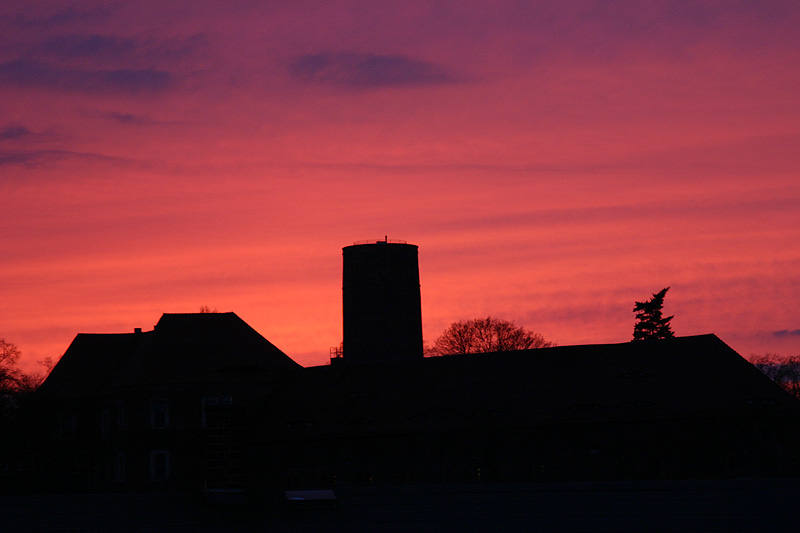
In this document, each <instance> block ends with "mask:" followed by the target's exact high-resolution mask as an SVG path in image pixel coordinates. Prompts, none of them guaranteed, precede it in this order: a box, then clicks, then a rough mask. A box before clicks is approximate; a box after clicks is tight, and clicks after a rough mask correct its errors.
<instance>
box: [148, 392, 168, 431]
mask: <svg viewBox="0 0 800 533" xmlns="http://www.w3.org/2000/svg"><path fill="white" fill-rule="evenodd" d="M150 426H151V427H154V428H165V427H168V426H169V401H168V400H166V399H163V398H162V399H158V400H153V403H152V405H151V409H150Z"/></svg>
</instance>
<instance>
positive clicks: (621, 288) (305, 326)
mask: <svg viewBox="0 0 800 533" xmlns="http://www.w3.org/2000/svg"><path fill="white" fill-rule="evenodd" d="M217 4H218V2H201V1H197V0H192V1H182V2H181V1H175V2H143V1H136V2H105V1H103V2H89V1H80V2H67V1H53V2H37V1H30V2H4V3H3V4H2V7H0V198H1V199H2V217H1V218H0V245H1V249H2V253H1V254H0V287H2V298H0V338H5V339H6V340H8V341H10V342H13V343H15V344H17V346H18V347H19V348H20V349H21V350H22V352H23V357H24V365H25V368H28V369H35V368H36V364H35V361H36V360H38V359H42V358H44V357H47V356H50V357H54V358H57V357H58V356H59V355H60V354H61V353H63V352H64V350H66V348H67V346H68V345H69V343H70V342H71V341H72V339H73V338H74V336H75V335H76V334H77V333H79V332H112V333H113V332H132V331H133V328H135V327H142V328H143V329H145V330H149V329H151V328H152V326H153V325H154V324H155V323H156V322H157V321H158V319H159V317H160V316H161V314H162V313H164V312H173V313H174V312H196V311H198V310H199V308H200V306H203V305H207V306H209V307H211V308H216V309H218V310H219V311H233V312H235V313H237V314H238V315H239V316H240V317H241V318H242V319H244V320H245V321H246V322H248V323H249V324H250V325H251V326H253V327H254V328H255V329H256V330H257V331H259V332H260V333H261V334H262V335H264V336H265V337H266V338H267V339H269V340H270V341H271V342H272V343H273V344H275V345H276V346H278V347H279V348H281V349H282V350H283V351H284V352H286V353H287V354H288V355H290V356H291V357H292V358H294V359H295V360H296V361H298V362H299V363H301V364H303V365H314V364H324V363H326V362H327V360H328V349H329V347H330V346H335V345H338V344H339V342H340V341H341V330H342V326H341V268H342V255H341V248H342V247H343V246H347V245H350V244H352V243H353V242H354V241H357V240H367V239H382V238H384V236H388V237H389V238H390V239H402V240H406V241H408V242H409V243H412V244H416V245H418V246H419V249H420V256H419V260H420V271H421V272H420V276H421V284H422V313H423V331H424V336H425V339H426V340H427V341H428V342H429V343H432V341H433V340H434V339H435V338H436V337H437V336H438V335H439V334H440V333H441V332H442V330H443V329H444V328H445V327H446V326H447V325H448V324H450V323H451V322H453V321H455V320H459V319H468V318H474V317H479V316H486V315H489V314H491V315H494V316H498V317H502V318H506V319H510V320H514V321H515V322H516V323H517V324H519V325H522V326H525V327H528V328H530V329H533V330H535V331H537V332H540V333H541V334H543V335H544V336H545V338H547V339H548V340H551V341H554V342H556V343H558V344H560V345H567V344H585V343H606V342H625V341H628V340H630V339H631V338H632V332H633V324H634V315H633V312H632V308H633V305H634V301H636V300H645V299H647V298H648V297H649V296H650V295H651V294H652V293H653V292H656V291H658V290H660V289H661V288H663V287H666V286H670V287H671V289H670V291H669V293H668V294H667V297H666V303H665V308H664V311H665V313H667V314H674V315H675V318H674V320H673V322H672V325H673V329H674V331H675V332H676V334H678V335H694V334H704V333H716V334H717V335H718V336H719V337H720V338H721V339H722V340H723V341H725V342H727V343H728V344H729V345H730V346H731V347H732V348H734V349H735V350H737V351H739V353H741V354H742V355H745V356H747V355H749V354H751V353H765V352H777V353H780V354H784V355H797V354H800V305H798V300H799V299H800V31H799V30H798V28H800V3H798V2H794V1H790V0H787V1H782V2H770V1H758V2H756V1H730V2H726V1H720V2H684V1H676V2H652V3H651V2H645V1H632V2H623V1H614V2H590V1H573V2H564V1H553V2H466V1H462V0H453V1H441V2H435V1H430V0H425V1H419V2H418V1H415V0H412V1H405V2H400V3H398V2H376V1H366V2H321V1H320V2H301V1H293V2H263V1H250V2H231V3H225V4H224V7H220V6H219V5H217ZM273 4H274V5H273Z"/></svg>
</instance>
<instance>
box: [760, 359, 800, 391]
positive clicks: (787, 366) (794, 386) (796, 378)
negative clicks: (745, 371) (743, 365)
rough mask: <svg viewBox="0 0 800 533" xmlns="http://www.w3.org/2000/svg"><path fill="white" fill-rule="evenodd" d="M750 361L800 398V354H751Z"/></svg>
mask: <svg viewBox="0 0 800 533" xmlns="http://www.w3.org/2000/svg"><path fill="white" fill-rule="evenodd" d="M750 362H751V363H753V365H754V366H755V367H756V368H757V369H759V370H760V371H762V372H763V373H764V374H765V375H766V376H767V377H768V378H770V379H771V380H772V381H774V382H775V383H777V384H778V385H780V386H781V387H782V388H783V389H784V390H786V391H787V392H788V393H790V394H792V395H793V396H795V397H796V398H800V355H795V356H791V357H782V356H780V355H777V354H774V353H766V354H764V355H752V356H750Z"/></svg>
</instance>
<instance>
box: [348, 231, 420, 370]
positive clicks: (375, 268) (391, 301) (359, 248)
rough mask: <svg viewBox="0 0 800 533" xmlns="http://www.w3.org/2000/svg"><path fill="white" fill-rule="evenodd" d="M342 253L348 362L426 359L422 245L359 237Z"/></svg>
mask: <svg viewBox="0 0 800 533" xmlns="http://www.w3.org/2000/svg"><path fill="white" fill-rule="evenodd" d="M342 254H343V256H344V269H343V272H344V274H343V276H342V281H343V283H342V310H343V319H344V337H343V340H344V345H343V359H344V361H345V362H348V363H361V362H370V361H385V360H408V359H421V358H422V307H421V303H420V291H419V262H418V259H417V255H418V253H417V247H416V246H415V245H413V244H406V243H405V242H403V241H390V240H389V239H385V240H383V241H369V242H357V243H355V244H354V245H353V246H346V247H345V248H343V249H342Z"/></svg>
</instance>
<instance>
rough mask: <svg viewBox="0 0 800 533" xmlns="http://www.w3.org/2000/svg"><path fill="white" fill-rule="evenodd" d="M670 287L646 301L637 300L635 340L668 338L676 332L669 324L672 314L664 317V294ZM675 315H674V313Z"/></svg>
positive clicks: (634, 310) (634, 309)
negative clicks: (662, 309) (662, 313)
mask: <svg viewBox="0 0 800 533" xmlns="http://www.w3.org/2000/svg"><path fill="white" fill-rule="evenodd" d="M668 290H669V287H667V288H665V289H661V290H660V291H659V292H657V293H654V294H653V297H652V298H650V299H649V300H648V301H646V302H636V306H635V307H634V308H633V312H634V313H636V325H635V326H634V327H633V340H635V341H641V340H648V339H667V338H670V337H674V336H675V334H674V333H673V332H672V329H671V328H670V326H669V322H670V320H672V318H673V317H672V316H668V317H663V316H662V315H661V308H662V307H664V296H665V295H666V294H667V291H668ZM673 316H674V315H673Z"/></svg>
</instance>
